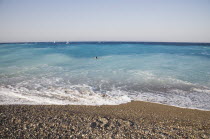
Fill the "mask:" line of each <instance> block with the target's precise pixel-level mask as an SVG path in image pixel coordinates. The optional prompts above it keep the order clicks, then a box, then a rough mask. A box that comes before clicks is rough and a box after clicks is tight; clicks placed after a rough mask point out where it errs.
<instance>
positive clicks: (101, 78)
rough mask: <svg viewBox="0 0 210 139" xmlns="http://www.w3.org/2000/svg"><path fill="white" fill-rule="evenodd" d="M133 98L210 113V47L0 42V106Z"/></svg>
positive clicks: (117, 101)
mask: <svg viewBox="0 0 210 139" xmlns="http://www.w3.org/2000/svg"><path fill="white" fill-rule="evenodd" d="M95 56H97V57H98V59H95V58H94V57H95ZM131 100H142V101H149V102H156V103H162V104H167V105H173V106H178V107H187V108H195V109H203V110H210V44H190V43H120V42H101V43H96V42H92V43H85V42H74V43H70V44H65V43H19V44H18V43H16V44H15V43H14V44H0V104H61V105H63V104H64V105H65V104H79V105H116V104H121V103H126V102H129V101H131Z"/></svg>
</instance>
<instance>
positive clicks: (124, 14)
mask: <svg viewBox="0 0 210 139" xmlns="http://www.w3.org/2000/svg"><path fill="white" fill-rule="evenodd" d="M32 41H35V42H36V41H153V42H156V41H158V42H210V0H0V42H32Z"/></svg>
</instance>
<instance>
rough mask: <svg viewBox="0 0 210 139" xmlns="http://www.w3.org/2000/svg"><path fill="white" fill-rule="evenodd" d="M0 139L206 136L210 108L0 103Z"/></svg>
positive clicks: (135, 103)
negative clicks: (209, 109) (18, 138)
mask: <svg viewBox="0 0 210 139" xmlns="http://www.w3.org/2000/svg"><path fill="white" fill-rule="evenodd" d="M0 123H1V124H0V129H1V130H0V138H7V137H8V138H10V137H20V138H31V137H36V138H40V137H50V138H56V137H57V136H60V137H71V138H80V137H81V138H95V137H98V138H139V137H146V138H151V137H156V138H185V137H190V138H210V111H203V110H197V109H187V108H178V107H175V106H168V105H163V104H158V103H150V102H143V101H132V102H129V103H125V104H120V105H102V106H87V105H0Z"/></svg>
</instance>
